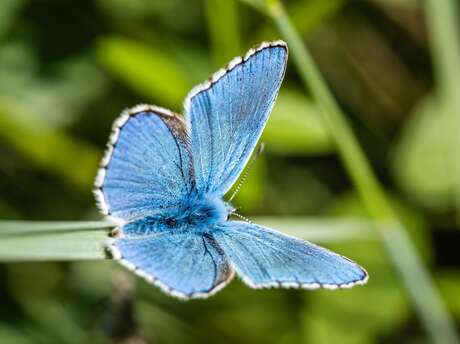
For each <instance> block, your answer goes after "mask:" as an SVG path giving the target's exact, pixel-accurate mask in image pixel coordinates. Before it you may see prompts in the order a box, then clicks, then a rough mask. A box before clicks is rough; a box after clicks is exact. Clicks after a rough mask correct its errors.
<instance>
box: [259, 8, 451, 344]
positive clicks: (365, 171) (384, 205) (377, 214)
mask: <svg viewBox="0 0 460 344" xmlns="http://www.w3.org/2000/svg"><path fill="white" fill-rule="evenodd" d="M436 1H437V0H433V2H436ZM266 9H267V12H268V14H269V15H270V16H271V17H272V19H273V20H274V22H275V24H276V26H277V27H278V29H279V31H280V32H281V34H282V35H283V36H284V38H285V40H286V41H287V43H288V45H289V48H290V50H291V56H292V58H293V59H294V63H295V65H296V67H297V69H298V72H299V74H300V76H301V78H302V81H303V83H304V84H305V87H307V88H308V89H309V90H310V91H311V92H312V94H313V97H314V99H315V100H316V101H317V103H318V105H319V107H320V108H321V110H322V111H321V114H322V116H323V118H324V120H325V122H326V124H327V126H328V128H329V130H330V133H331V136H332V137H333V139H334V140H335V143H336V147H337V149H338V152H339V154H340V156H341V159H342V161H343V163H344V165H345V167H346V169H347V172H348V173H349V175H350V177H351V179H352V181H353V183H354V185H355V187H356V189H357V191H358V193H359V195H360V197H361V199H362V201H363V203H364V205H365V207H366V208H367V211H368V213H369V215H370V217H371V218H372V219H374V220H377V221H386V222H388V223H389V224H390V226H389V227H390V228H391V229H383V228H388V226H376V228H377V229H378V230H379V233H380V234H381V238H382V242H383V244H384V246H385V248H386V250H387V252H388V254H389V256H390V258H391V259H392V261H393V263H394V265H395V268H396V270H397V271H398V272H399V274H400V275H401V278H402V280H403V281H404V284H405V286H406V289H407V291H408V294H409V295H410V297H411V298H412V301H413V303H414V305H415V308H416V310H417V311H418V313H419V316H420V319H421V320H422V322H423V324H424V326H425V328H426V329H427V331H428V333H429V335H430V336H431V339H432V340H433V342H434V343H439V344H441V343H443V344H445V343H459V342H460V340H459V338H458V335H457V333H456V330H455V326H454V324H453V322H452V320H451V318H450V315H449V313H448V312H447V310H446V308H445V305H444V304H443V302H442V300H441V297H440V295H439V294H438V291H437V290H436V288H435V286H434V284H433V282H432V279H431V276H430V275H429V272H428V271H427V269H426V268H425V267H424V265H423V262H422V260H421V258H420V257H419V255H418V252H417V251H416V249H415V247H414V245H413V244H412V242H411V240H410V239H409V238H408V237H407V234H406V232H405V230H404V228H403V226H402V225H401V223H400V221H399V219H398V218H397V216H396V215H395V213H394V211H393V210H392V208H391V206H390V203H389V201H388V199H387V197H386V195H385V192H384V190H383V188H382V186H381V185H380V183H379V182H378V180H377V178H376V176H375V174H374V173H373V171H372V169H371V166H370V164H369V162H368V160H367V159H366V157H365V154H364V152H363V151H362V149H361V147H360V146H359V144H358V142H357V140H356V139H355V136H354V134H353V132H352V130H351V128H350V125H349V124H348V122H347V119H346V116H345V115H344V114H343V113H342V111H341V110H340V108H339V106H338V104H337V102H336V101H335V99H334V97H333V96H332V94H331V92H330V91H329V89H328V87H327V85H326V82H325V80H324V79H323V77H322V75H321V74H320V72H319V69H318V67H317V66H316V63H315V61H314V60H313V58H312V56H311V55H310V52H309V51H308V50H307V48H306V47H305V45H304V43H303V41H302V39H301V37H300V36H299V34H298V33H297V32H296V30H295V28H294V27H293V25H292V23H291V21H290V19H289V17H288V16H287V14H286V12H285V10H284V8H283V6H282V4H281V3H280V1H279V0H267V1H266Z"/></svg>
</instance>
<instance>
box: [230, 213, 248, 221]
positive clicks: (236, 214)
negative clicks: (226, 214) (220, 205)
mask: <svg viewBox="0 0 460 344" xmlns="http://www.w3.org/2000/svg"><path fill="white" fill-rule="evenodd" d="M232 215H235V216H236V217H238V218H240V219H241V220H243V221H246V222H247V223H252V221H251V220H249V219H248V218H247V217H244V216H243V215H240V214H238V213H232Z"/></svg>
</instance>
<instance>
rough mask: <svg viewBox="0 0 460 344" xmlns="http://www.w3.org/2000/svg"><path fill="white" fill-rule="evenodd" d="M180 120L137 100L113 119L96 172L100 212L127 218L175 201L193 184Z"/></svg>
mask: <svg viewBox="0 0 460 344" xmlns="http://www.w3.org/2000/svg"><path fill="white" fill-rule="evenodd" d="M188 141H189V139H188V136H187V133H186V130H185V125H184V122H183V120H182V119H181V118H180V117H178V116H177V115H175V114H173V113H171V112H170V111H168V110H166V109H162V108H159V107H154V106H149V105H141V106H137V107H135V108H133V109H130V110H127V111H125V112H124V113H123V114H122V115H121V116H120V117H119V118H118V119H117V120H116V121H115V123H114V126H113V132H112V135H111V136H110V141H109V144H108V149H107V151H106V154H105V157H104V159H103V160H102V164H101V165H102V167H101V169H100V170H99V173H98V176H97V178H96V185H95V186H96V188H95V195H96V198H97V200H98V204H99V207H100V209H101V211H102V212H103V213H104V214H105V215H110V216H113V217H116V218H121V219H123V220H124V221H132V220H134V219H138V218H141V217H144V216H147V215H153V214H155V213H158V212H163V211H164V210H165V209H167V208H170V207H177V205H178V204H179V202H180V201H181V199H183V198H184V197H187V195H188V194H189V192H190V190H191V189H192V185H193V175H192V173H193V172H192V167H191V158H190V152H189V142H188Z"/></svg>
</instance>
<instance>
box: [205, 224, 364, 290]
mask: <svg viewBox="0 0 460 344" xmlns="http://www.w3.org/2000/svg"><path fill="white" fill-rule="evenodd" d="M213 235H214V237H215V239H216V241H217V242H218V244H219V246H221V247H222V249H223V250H224V252H225V254H226V255H227V256H228V258H229V260H230V261H231V262H232V265H233V266H234V268H235V270H236V272H237V273H238V274H239V275H240V277H242V279H243V281H244V282H245V283H247V284H248V285H249V286H251V287H253V288H266V287H287V288H306V289H315V288H320V287H323V288H330V289H334V288H347V287H352V286H354V285H356V284H364V283H365V282H366V281H367V277H368V276H367V273H366V271H365V270H364V269H363V268H361V267H360V266H359V265H358V264H356V263H354V262H352V261H351V260H349V259H347V258H345V257H342V256H340V255H338V254H335V253H333V252H331V251H329V250H326V249H324V248H321V247H319V246H316V245H313V244H311V243H309V242H306V241H303V240H300V239H297V238H294V237H291V236H287V235H285V234H282V233H279V232H277V231H274V230H271V229H269V228H265V227H262V226H258V225H254V224H250V223H246V222H240V221H230V222H227V223H224V224H222V225H219V227H218V228H217V229H216V230H215V233H214V234H213Z"/></svg>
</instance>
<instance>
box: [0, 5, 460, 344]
mask: <svg viewBox="0 0 460 344" xmlns="http://www.w3.org/2000/svg"><path fill="white" fill-rule="evenodd" d="M442 1H444V0H442ZM446 1H447V0H446ZM248 2H251V1H249V0H246V1H241V2H238V1H234V0H168V1H162V0H157V1H154V0H129V1H128V0H92V1H91V0H80V1H72V0H2V1H0V218H1V219H15V220H37V221H38V220H97V219H100V216H99V215H98V212H97V210H96V208H95V205H94V203H95V202H94V199H93V196H92V193H91V189H92V184H93V179H94V176H95V173H96V170H97V166H98V163H99V160H100V159H101V157H102V152H103V149H104V146H105V143H106V141H107V138H108V135H109V132H110V127H111V123H112V121H113V120H114V119H115V118H116V117H117V116H118V114H119V113H120V111H121V110H123V109H124V108H126V107H130V106H133V105H135V104H137V103H153V104H157V105H160V106H164V107H169V108H171V109H172V110H175V111H177V112H180V111H181V109H182V101H183V99H184V97H185V95H186V94H187V92H188V90H189V89H190V88H191V87H192V86H193V85H194V84H196V83H198V82H201V81H203V80H205V79H206V78H207V77H208V76H209V75H210V74H211V73H212V72H213V71H215V70H216V69H217V68H219V67H220V66H222V65H224V64H225V63H226V62H228V60H229V59H231V58H232V57H234V56H236V55H240V54H242V53H244V52H245V51H246V50H248V49H249V48H250V47H251V46H252V45H254V44H256V43H258V42H260V41H262V40H272V39H279V38H281V37H280V35H279V34H278V33H277V31H276V29H275V27H274V26H273V24H272V22H271V21H270V20H269V19H268V18H267V17H266V16H264V15H263V14H262V13H260V12H258V11H256V10H254V8H253V7H251V6H248V4H247V3H248ZM254 2H257V1H254ZM284 4H285V6H286V9H287V11H288V13H289V15H290V17H291V19H292V21H293V23H294V25H295V26H296V28H297V29H298V30H299V32H300V33H301V35H302V38H303V40H304V43H305V44H307V45H308V47H309V48H310V50H311V52H312V54H313V56H314V57H315V59H316V61H317V63H318V65H319V67H320V69H321V71H322V73H323V74H324V76H325V78H326V80H327V82H328V84H329V86H330V87H331V89H332V91H333V93H334V95H335V96H336V97H337V99H338V101H339V103H340V105H341V107H342V109H343V110H344V111H345V113H346V114H347V116H348V118H349V120H350V121H351V123H352V125H353V129H354V132H355V133H356V135H357V137H358V139H359V141H360V143H361V145H362V147H363V148H364V150H365V152H366V154H367V157H368V158H369V160H370V162H371V163H372V165H373V167H374V168H375V170H376V173H377V175H378V176H379V178H380V180H381V181H382V183H383V184H384V186H385V188H386V191H387V192H388V194H389V195H391V200H392V203H393V207H394V208H395V209H396V210H397V212H398V214H399V215H400V217H401V218H402V220H403V222H404V224H405V229H406V230H407V231H408V233H409V235H410V238H411V239H412V240H413V242H414V244H415V245H416V247H417V250H418V251H419V253H420V255H421V256H422V258H423V260H424V263H425V264H426V266H427V267H428V269H429V270H430V273H431V275H432V277H433V280H434V283H435V285H436V287H437V288H438V289H439V291H440V293H441V296H442V298H443V301H444V302H445V304H446V306H447V309H448V310H449V312H450V313H451V315H452V317H453V320H454V322H455V324H456V326H457V328H458V327H459V324H460V273H459V267H460V250H459V248H460V231H459V226H460V216H459V215H460V214H459V210H460V135H459V132H460V116H459V111H460V106H457V105H458V102H457V101H456V100H457V99H456V97H455V96H453V97H452V96H451V94H450V92H452V91H451V90H452V89H455V90H456V91H459V90H460V87H459V88H455V87H456V85H457V86H458V81H457V79H459V80H460V73H458V74H455V73H454V72H453V71H458V70H459V69H458V66H450V67H449V66H447V67H445V68H447V72H442V71H441V72H440V73H439V75H441V77H440V78H441V81H442V85H441V86H443V87H439V84H437V82H439V78H437V77H436V76H435V75H438V74H437V71H436V68H435V67H433V61H432V60H433V59H432V56H436V54H437V50H436V49H438V48H439V46H437V45H436V44H432V42H431V41H430V40H429V35H428V31H429V30H428V29H427V20H426V19H427V15H426V13H425V14H424V10H423V7H422V6H421V4H420V3H419V2H417V1H415V0H413V1H411V0H366V1H364V0H363V1H358V0H355V1H353V0H328V1H324V0H290V1H284ZM441 20H442V19H441ZM456 29H457V30H458V26H457V28H456ZM456 43H459V42H453V43H452V47H453V48H452V49H455V46H456ZM455 63H456V64H457V65H458V64H460V61H454V64H455ZM437 68H439V66H438V67H437ZM448 68H450V69H448ZM441 69H442V68H441ZM443 76H446V77H444V79H446V80H443ZM435 80H436V82H435ZM436 86H438V87H436ZM435 90H436V92H435ZM263 141H264V142H265V144H266V150H265V152H264V154H263V155H262V156H261V157H260V158H259V159H258V161H257V162H256V164H255V166H254V168H253V170H252V171H251V173H250V175H249V177H248V179H247V181H246V183H245V184H244V186H243V187H242V189H241V191H240V193H239V194H238V196H237V198H236V199H235V202H234V203H235V205H236V206H241V210H240V212H241V213H243V214H244V215H245V216H248V217H250V218H254V217H257V216H264V215H270V216H275V217H276V218H277V219H278V220H279V221H281V223H282V222H283V218H284V217H286V216H289V217H290V218H292V217H294V216H302V218H305V217H307V218H310V217H311V219H318V218H321V221H320V222H321V223H322V224H323V225H324V223H329V222H328V221H330V223H333V224H334V228H336V229H338V230H339V231H342V232H344V231H347V230H349V229H350V227H353V223H354V222H353V221H356V225H358V224H359V225H360V226H362V221H361V219H363V218H364V217H365V216H366V213H365V211H364V207H363V205H362V204H361V202H360V200H359V198H358V197H357V195H356V193H355V192H354V188H353V186H352V185H351V184H350V182H349V178H348V177H347V175H346V171H345V170H344V168H343V167H342V165H341V162H340V160H339V158H338V156H337V154H336V150H335V148H334V144H333V142H332V140H331V138H330V135H329V134H328V131H327V129H326V127H325V126H324V124H323V122H322V118H321V117H320V116H319V109H318V107H317V106H316V104H315V102H314V101H313V100H312V98H311V97H310V95H309V94H308V93H307V92H305V91H304V88H303V87H302V86H301V81H300V79H299V76H298V74H297V72H296V70H295V68H293V65H292V61H291V62H290V64H289V66H288V71H287V75H286V78H285V81H284V83H283V86H282V89H281V92H280V95H279V98H278V101H277V104H276V106H275V109H274V111H273V114H272V116H271V119H270V121H269V124H268V125H267V128H266V130H265V132H264V135H263ZM322 221H326V222H322ZM341 221H343V223H344V224H345V223H346V224H347V226H345V225H344V226H341V225H340V224H341V223H342V222H341ZM350 221H351V222H350ZM360 221H361V222H360ZM275 222H276V221H275ZM308 223H310V226H311V222H308ZM350 223H351V225H350ZM284 226H285V227H289V225H288V223H286V222H285V224H284ZM325 227H327V225H326V226H325ZM326 229H327V228H326ZM299 233H300V234H301V232H299ZM0 240H2V239H1V238H0ZM320 243H321V244H324V245H325V246H327V247H329V248H332V249H334V250H336V251H337V252H340V253H342V254H344V255H346V256H348V257H350V258H352V259H353V260H356V261H358V262H359V263H360V264H361V265H362V266H364V267H365V268H366V269H367V270H368V271H369V273H370V276H371V277H370V281H369V283H368V285H366V286H365V287H357V288H354V289H353V290H340V291H296V290H261V291H254V290H251V289H249V288H247V287H245V286H244V285H243V284H242V283H241V282H240V281H239V280H236V279H235V281H234V282H233V283H231V284H230V285H229V286H228V287H226V288H225V289H224V290H223V291H221V292H219V293H218V294H217V295H215V296H213V297H212V298H210V299H209V300H205V301H203V300H198V301H191V302H187V303H184V302H180V301H177V300H175V299H173V298H170V297H168V296H165V295H164V294H163V293H161V292H160V291H159V290H158V289H157V288H154V287H151V286H149V285H147V284H146V283H145V282H143V281H141V280H139V279H137V278H135V277H133V276H132V275H131V274H130V273H128V272H126V271H125V270H124V269H123V268H121V267H119V266H118V265H116V264H115V263H114V262H111V261H108V260H107V261H78V262H34V263H32V262H21V263H8V264H1V265H0V343H70V344H72V343H111V342H122V343H185V342H187V343H189V342H190V343H203V342H218V343H320V344H321V343H325V344H326V343H344V344H347V343H358V344H361V343H363V344H364V343H427V342H428V339H427V335H426V333H425V331H424V329H423V327H422V325H421V323H420V321H419V318H418V315H417V313H416V311H415V309H414V307H413V306H412V305H411V303H410V301H409V299H408V297H407V294H406V291H405V290H404V288H403V286H402V283H401V281H400V279H399V277H398V276H397V275H396V274H395V272H394V269H393V267H392V265H391V262H390V258H389V257H388V255H387V253H386V252H385V251H384V249H383V248H382V247H381V245H380V243H379V242H378V240H376V238H374V237H369V236H363V237H357V238H348V239H343V240H342V239H340V238H336V240H334V238H333V237H332V238H329V239H328V240H324V242H320Z"/></svg>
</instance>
